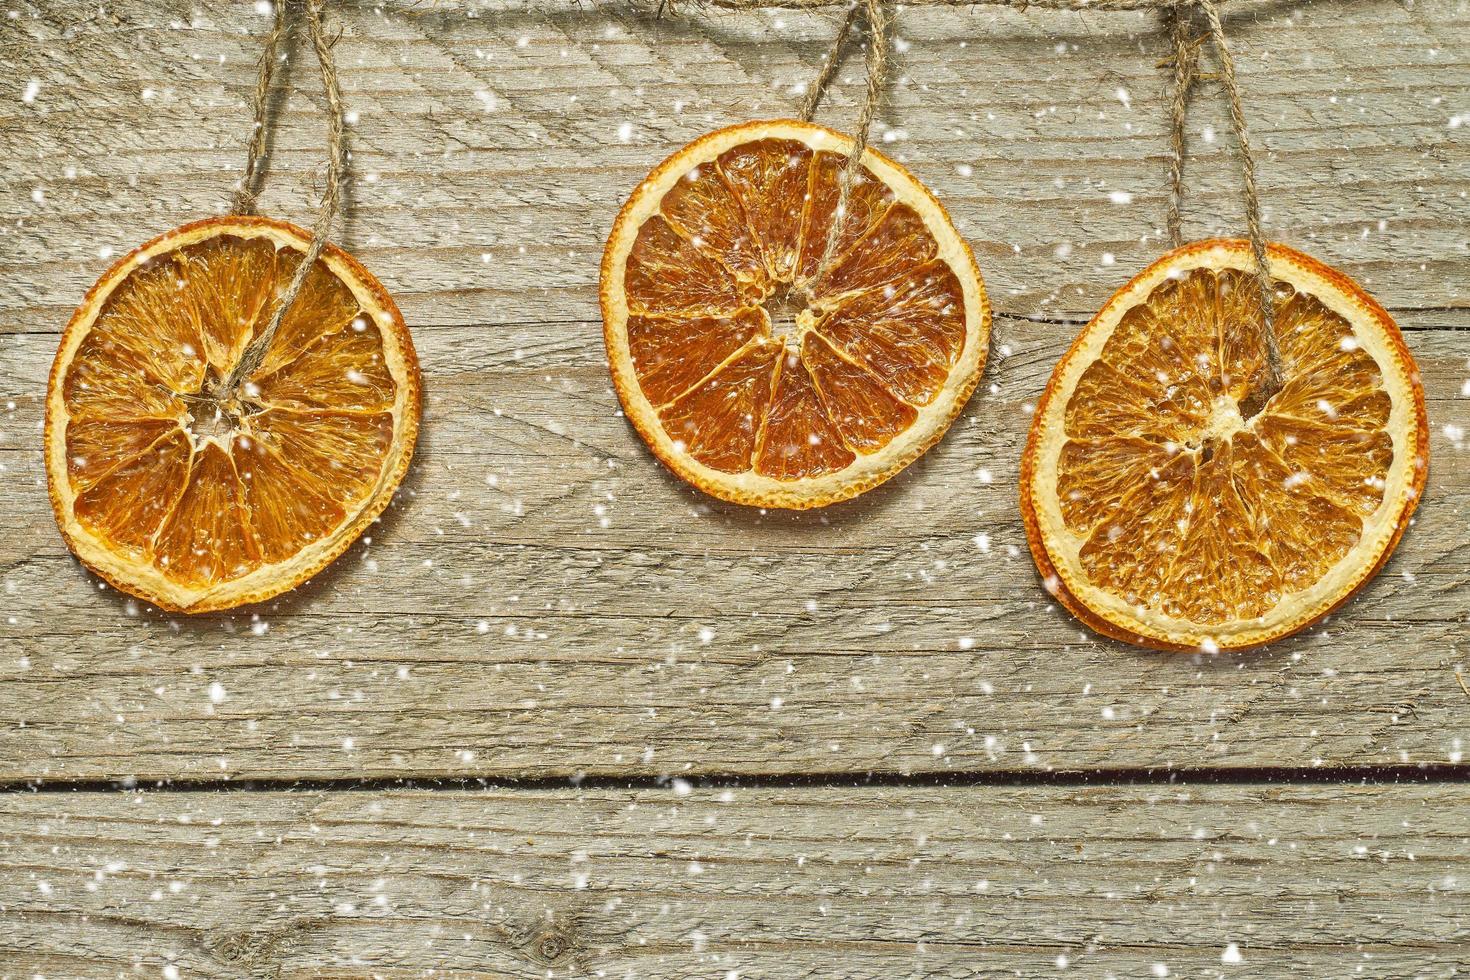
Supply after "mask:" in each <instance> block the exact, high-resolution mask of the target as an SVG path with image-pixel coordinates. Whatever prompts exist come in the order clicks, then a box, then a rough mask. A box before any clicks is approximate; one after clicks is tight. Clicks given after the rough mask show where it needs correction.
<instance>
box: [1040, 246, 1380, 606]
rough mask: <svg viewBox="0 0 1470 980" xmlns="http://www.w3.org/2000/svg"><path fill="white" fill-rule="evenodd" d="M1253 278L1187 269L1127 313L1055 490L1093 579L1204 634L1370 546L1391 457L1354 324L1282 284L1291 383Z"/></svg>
mask: <svg viewBox="0 0 1470 980" xmlns="http://www.w3.org/2000/svg"><path fill="white" fill-rule="evenodd" d="M1259 303H1260V301H1259V294H1258V293H1257V291H1256V289H1255V288H1254V283H1253V281H1252V279H1251V277H1250V276H1249V274H1247V273H1245V272H1241V271H1237V270H1233V269H1228V270H1223V271H1219V272H1215V271H1211V270H1207V269H1197V270H1194V271H1192V272H1189V273H1187V274H1185V275H1183V276H1182V277H1180V278H1178V279H1173V280H1170V281H1168V282H1166V283H1165V284H1164V285H1161V286H1160V287H1158V288H1157V289H1155V290H1154V292H1153V293H1152V294H1151V295H1150V296H1149V297H1148V298H1147V299H1146V300H1145V301H1144V302H1143V303H1141V304H1139V305H1138V306H1135V307H1134V308H1132V309H1130V310H1128V311H1127V312H1126V313H1125V314H1124V315H1123V316H1122V318H1121V319H1120V320H1119V322H1118V325H1117V327H1116V328H1115V329H1114V331H1113V333H1112V335H1111V336H1110V337H1109V339H1108V341H1107V343H1106V344H1105V345H1104V347H1103V350H1102V352H1101V354H1100V355H1099V356H1098V358H1097V360H1096V361H1094V362H1093V363H1092V364H1091V365H1089V366H1088V368H1087V370H1086V371H1085V372H1083V374H1082V377H1081V378H1080V379H1079V381H1078V383H1077V386H1076V388H1075V389H1074V391H1073V393H1072V397H1071V400H1070V401H1069V402H1068V404H1067V408H1066V418H1065V427H1066V435H1067V442H1066V444H1065V445H1064V447H1063V449H1062V454H1061V460H1060V463H1059V468H1058V477H1057V496H1058V500H1059V503H1060V507H1061V512H1062V517H1063V519H1064V520H1065V522H1066V525H1067V528H1068V530H1069V531H1071V532H1072V534H1073V535H1074V536H1075V539H1076V540H1077V541H1078V542H1080V545H1079V551H1078V560H1079V563H1080V565H1081V568H1082V570H1083V572H1084V573H1085V574H1086V575H1087V577H1088V578H1089V579H1090V580H1091V582H1092V583H1093V584H1094V585H1096V586H1098V587H1100V588H1102V589H1103V590H1104V591H1107V592H1110V593H1112V594H1113V595H1115V596H1117V597H1119V598H1121V599H1123V600H1124V601H1126V602H1127V603H1129V604H1130V605H1133V606H1135V607H1139V608H1140V609H1143V610H1149V611H1153V612H1155V613H1162V614H1164V615H1167V616H1171V617H1177V618H1180V619H1186V620H1189V621H1192V622H1195V623H1201V624H1218V623H1223V622H1226V621H1234V620H1243V619H1251V618H1253V617H1258V616H1261V615H1263V614H1265V613H1266V612H1268V611H1269V610H1270V609H1272V608H1273V607H1275V606H1276V605H1277V604H1278V603H1279V602H1280V601H1281V599H1282V598H1283V597H1284V596H1286V595H1289V594H1292V593H1296V592H1300V591H1302V590H1304V589H1306V588H1308V587H1310V586H1311V585H1313V584H1314V583H1316V582H1317V581H1318V580H1319V579H1320V578H1321V577H1322V576H1323V575H1325V574H1326V573H1327V572H1328V570H1329V569H1331V568H1332V566H1333V565H1334V564H1335V563H1337V562H1338V561H1339V560H1340V559H1341V558H1343V556H1344V555H1346V554H1347V553H1348V551H1349V550H1350V549H1351V548H1352V547H1353V545H1354V544H1355V543H1356V542H1357V541H1358V540H1359V538H1360V537H1361V536H1362V532H1363V527H1364V522H1365V520H1366V519H1367V518H1368V517H1369V516H1370V515H1372V514H1373V512H1374V511H1375V510H1376V509H1377V507H1378V506H1379V504H1380V503H1381V502H1382V500H1383V495H1384V487H1385V477H1386V475H1387V473H1388V470H1389V467H1390V465H1391V464H1392V462H1393V445H1392V439H1391V437H1390V436H1389V433H1388V431H1387V426H1388V421H1389V411H1390V408H1391V404H1390V398H1389V395H1388V393H1387V392H1386V390H1385V388H1384V379H1383V375H1382V372H1381V371H1380V369H1379V366H1378V364H1377V362H1376V361H1374V359H1373V358H1372V356H1370V355H1369V354H1368V353H1367V352H1366V351H1364V350H1363V349H1362V348H1361V347H1360V345H1359V343H1358V340H1357V338H1356V336H1355V335H1354V333H1353V329H1352V326H1351V325H1350V324H1349V323H1348V322H1347V321H1346V320H1345V319H1344V318H1343V317H1341V316H1339V315H1338V314H1336V313H1334V312H1333V311H1331V310H1330V309H1328V308H1327V307H1326V306H1325V305H1324V304H1323V303H1322V302H1321V301H1319V300H1318V299H1317V298H1315V297H1313V296H1311V295H1308V294H1306V293H1298V292H1296V291H1295V290H1293V289H1292V288H1291V287H1290V286H1288V285H1286V284H1284V283H1277V284H1276V292H1275V296H1274V303H1275V329H1276V333H1277V339H1278V343H1279V345H1280V348H1281V353H1282V360H1283V377H1282V381H1283V386H1282V388H1281V390H1280V391H1278V392H1276V393H1275V394H1274V395H1273V396H1272V397H1271V398H1270V399H1269V400H1268V401H1267V402H1266V403H1265V404H1264V405H1262V406H1261V407H1260V410H1259V412H1257V413H1256V414H1252V415H1249V416H1247V415H1246V414H1244V413H1243V412H1242V410H1241V402H1242V400H1243V399H1245V398H1246V397H1247V395H1248V393H1249V391H1250V390H1251V388H1252V387H1253V385H1252V382H1253V381H1254V380H1255V379H1257V378H1258V376H1259V374H1260V372H1261V371H1262V370H1263V369H1264V355H1263V353H1262V351H1261V349H1260V344H1259V334H1258V331H1259V329H1260V327H1259V324H1260V322H1261V318H1260V305H1259Z"/></svg>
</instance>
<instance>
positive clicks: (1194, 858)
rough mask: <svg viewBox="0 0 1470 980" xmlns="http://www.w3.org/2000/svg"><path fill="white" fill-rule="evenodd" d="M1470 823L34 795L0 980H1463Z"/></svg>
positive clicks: (1236, 796) (559, 797)
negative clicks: (446, 978)
mask: <svg viewBox="0 0 1470 980" xmlns="http://www.w3.org/2000/svg"><path fill="white" fill-rule="evenodd" d="M1467 806H1470V787H1467V786H1466V785H1464V784H1457V785H1448V786H1422V785H1419V786H1413V785H1405V786H1396V787H1395V786H1388V787H1362V786H1346V787H1330V786H1291V787H1272V788H1258V787H1245V786H1214V787H1211V786H1199V785H1196V786H1182V785H1181V786H1123V787H1110V788H1064V787H1052V788H1030V789H1022V788H951V789H927V790H915V789H874V788H868V789H786V790H774V789H763V790H756V789H718V788H709V789H706V788H698V787H694V788H691V787H689V786H687V785H683V784H676V785H675V787H674V788H672V789H665V790H648V791H640V792H629V791H605V790H598V791H589V792H579V791H574V790H562V791H533V792H528V791H505V790H486V791H475V792H434V793H423V792H409V791H393V792H334V793H238V792H237V793H225V794H218V793H136V794H131V793H129V794H97V793H65V794H50V793H48V794H42V795H34V796H32V795H25V794H16V795H9V796H4V797H0V976H7V977H22V976H25V977H29V976H31V975H32V974H41V975H46V976H67V977H78V978H81V977H104V976H106V977H112V976H116V975H118V974H125V975H128V976H134V975H143V976H158V975H159V971H160V970H161V969H163V968H164V967H165V966H168V965H172V966H173V967H174V968H175V969H176V970H177V971H178V975H179V976H181V977H190V978H194V977H220V978H225V977H229V978H237V977H238V978H244V977H252V978H255V977H273V978H274V977H282V978H284V977H323V976H326V977H364V976H375V977H410V976H415V977H418V976H430V975H436V976H437V975H451V976H456V977H526V978H531V977H541V978H546V977H641V978H649V980H653V978H663V977H667V978H680V980H684V978H696V977H698V978H705V977H708V978H722V977H724V978H727V977H770V978H795V977H828V978H836V977H849V978H868V977H872V978H879V977H881V978H890V980H896V978H900V977H937V976H942V977H956V978H958V977H978V976H997V975H1001V974H1004V975H1008V976H1009V975H1015V976H1025V977H1042V976H1057V975H1068V974H1070V975H1080V976H1088V977H1105V976H1126V977H1150V976H1162V975H1166V974H1163V973H1160V972H1158V971H1159V969H1160V968H1159V967H1156V966H1155V964H1162V965H1163V966H1162V969H1167V970H1168V974H1167V975H1170V976H1177V977H1210V976H1253V977H1263V976H1290V975H1297V976H1311V977H1329V976H1331V977H1339V976H1340V977H1348V976H1361V977H1410V976H1415V977H1449V976H1454V975H1458V974H1462V973H1463V972H1464V971H1465V970H1467V969H1470V916H1467V914H1466V912H1467V909H1470V894H1467V889H1470V837H1467V829H1466V825H1465V821H1464V819H1463V815H1464V813H1465V809H1466V807H1467ZM1231 944H1233V945H1234V947H1235V950H1236V952H1237V953H1238V955H1239V957H1240V960H1239V962H1229V961H1228V960H1229V959H1233V956H1232V957H1226V951H1227V949H1229V948H1230V946H1231ZM1222 957H1224V958H1226V959H1225V961H1222ZM436 971H443V972H436Z"/></svg>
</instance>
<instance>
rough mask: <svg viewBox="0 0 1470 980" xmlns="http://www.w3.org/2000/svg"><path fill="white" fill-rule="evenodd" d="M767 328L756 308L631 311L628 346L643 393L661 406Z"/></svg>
mask: <svg viewBox="0 0 1470 980" xmlns="http://www.w3.org/2000/svg"><path fill="white" fill-rule="evenodd" d="M766 329H767V327H766V315H765V313H764V312H762V311H761V310H741V311H740V312H739V313H737V314H735V315H734V316H732V317H694V318H691V319H687V320H681V319H673V318H665V317H654V316H630V317H629V318H628V349H629V351H630V353H631V354H632V357H633V366H634V370H635V371H637V373H638V384H639V385H640V386H641V387H642V389H643V393H644V394H645V395H646V396H647V397H648V400H649V401H650V402H651V403H652V404H654V405H664V404H667V403H668V402H671V401H673V400H674V399H675V398H678V397H679V396H680V395H682V394H684V392H686V391H688V390H689V389H690V388H693V387H694V386H695V385H696V384H698V383H699V382H700V381H701V380H702V379H703V378H704V377H705V375H707V374H709V373H710V372H711V371H713V370H714V369H715V368H717V367H719V366H720V365H721V364H722V363H724V361H725V358H727V357H729V356H730V355H731V354H733V353H735V352H736V351H737V350H739V349H740V348H742V347H744V346H745V345H746V344H747V343H749V342H750V340H751V338H752V337H754V336H756V335H757V334H760V333H762V332H763V331H765V330H766Z"/></svg>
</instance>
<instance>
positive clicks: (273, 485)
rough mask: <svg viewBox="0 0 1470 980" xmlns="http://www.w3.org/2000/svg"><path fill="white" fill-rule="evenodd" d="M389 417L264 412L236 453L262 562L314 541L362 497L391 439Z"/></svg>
mask: <svg viewBox="0 0 1470 980" xmlns="http://www.w3.org/2000/svg"><path fill="white" fill-rule="evenodd" d="M392 440H393V416H392V415H391V414H389V413H386V412H385V413H382V414H379V415H356V414H338V413H334V412H302V413H296V412H283V411H268V412H265V413H263V414H262V415H261V416H259V417H258V419H257V420H256V424H255V438H254V439H253V440H251V442H250V443H249V444H248V445H247V446H245V447H243V449H244V450H246V451H244V452H237V453H236V455H235V460H236V466H237V468H238V470H239V472H240V477H241V480H242V482H243V485H244V487H245V501H246V504H247V505H248V506H249V509H250V514H251V520H252V523H253V525H254V527H255V528H256V530H257V532H258V534H259V539H260V545H261V549H262V552H263V554H264V557H265V559H266V560H267V561H282V560H284V559H286V558H288V557H289V556H290V555H292V554H294V553H295V552H296V551H297V550H299V549H301V548H304V547H306V546H307V545H309V544H311V543H313V542H315V541H320V540H321V539H322V538H323V537H325V536H326V535H327V534H329V533H330V532H331V531H332V529H333V528H335V527H337V526H338V525H339V524H340V523H341V522H342V519H343V517H345V516H346V513H347V511H348V510H349V509H350V508H352V507H354V506H356V505H357V504H359V503H360V502H361V501H362V500H364V499H365V498H366V497H367V496H368V495H369V493H370V492H371V490H372V486H373V482H374V480H375V479H376V478H377V475H378V461H379V460H381V459H382V457H383V454H384V453H385V452H387V450H388V448H389V447H390V446H391V445H392Z"/></svg>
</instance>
